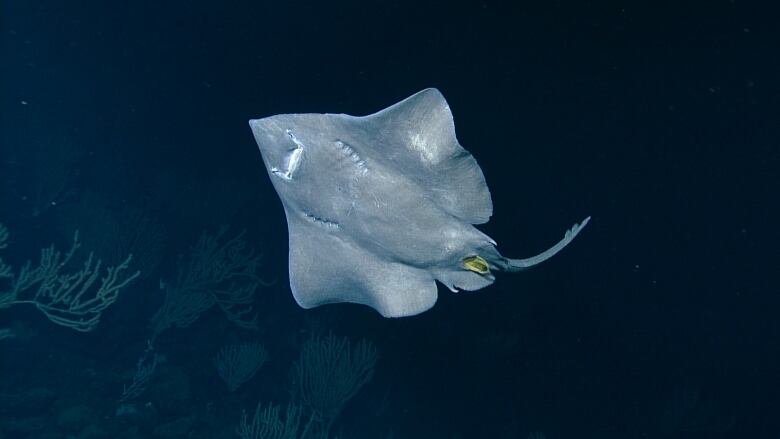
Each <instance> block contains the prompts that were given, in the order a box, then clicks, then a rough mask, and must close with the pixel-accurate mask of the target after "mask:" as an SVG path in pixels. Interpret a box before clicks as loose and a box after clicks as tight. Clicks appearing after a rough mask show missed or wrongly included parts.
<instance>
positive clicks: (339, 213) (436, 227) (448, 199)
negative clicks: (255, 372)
mask: <svg viewBox="0 0 780 439" xmlns="http://www.w3.org/2000/svg"><path fill="white" fill-rule="evenodd" d="M249 125H250V127H251V128H252V132H253V133H254V136H255V140H256V141H257V145H258V146H259V148H260V152H261V154H262V156H263V161H264V162H265V167H266V169H267V170H268V174H269V176H270V178H271V182H272V183H273V185H274V188H275V189H276V192H277V193H278V194H279V198H280V199H281V201H282V205H283V206H284V211H285V214H286V215H287V224H288V230H289V239H290V261H289V263H290V288H291V289H292V292H293V296H294V297H295V300H296V301H297V302H298V304H299V305H300V306H302V307H303V308H313V307H316V306H319V305H323V304H326V303H339V302H352V303H361V304H364V305H368V306H370V307H372V308H374V309H375V310H377V311H379V313H381V314H382V315H383V316H385V317H403V316H411V315H415V314H419V313H421V312H423V311H426V310H428V309H430V308H431V307H432V306H433V305H434V303H436V298H437V289H436V282H435V281H436V280H438V281H439V282H441V283H442V284H444V285H446V286H447V287H448V288H449V289H450V290H452V291H457V290H478V289H480V288H484V287H486V286H488V285H490V284H492V283H493V282H494V281H495V277H494V276H493V274H492V273H491V272H486V273H485V272H483V273H482V274H480V273H478V272H475V271H472V270H470V269H468V268H467V267H466V265H465V264H464V260H465V259H466V258H468V257H473V256H480V257H481V258H483V260H484V261H486V262H488V263H489V267H490V269H491V270H501V271H518V270H522V269H524V268H527V267H530V266H533V265H536V264H538V263H540V262H542V261H544V260H546V259H548V258H550V257H551V256H553V255H554V254H555V253H557V252H558V251H560V250H561V249H562V248H563V247H565V246H566V245H567V244H568V243H569V242H571V240H572V239H574V237H575V236H576V235H577V233H579V231H580V230H582V228H583V227H584V226H585V225H586V224H587V222H588V220H589V219H590V217H588V218H586V219H585V220H584V221H583V222H582V223H581V224H575V225H574V227H572V228H571V229H570V230H569V231H567V232H566V234H565V236H564V238H563V239H562V240H561V241H560V242H558V243H557V244H556V245H554V246H553V247H551V248H550V249H548V250H547V251H545V252H543V253H541V254H539V255H537V256H534V257H531V258H528V259H509V258H505V257H503V256H501V255H500V254H499V253H498V251H497V250H496V248H495V245H496V242H495V241H493V240H492V239H491V238H490V237H489V236H487V235H485V234H484V233H482V232H480V231H479V230H477V229H476V228H475V227H474V226H473V224H482V223H485V222H487V221H488V219H489V218H490V215H491V214H492V212H493V204H492V201H491V199H490V191H489V190H488V187H487V184H485V178H484V176H483V175H482V170H481V169H480V167H479V165H477V161H476V160H475V159H474V157H472V155H471V154H469V152H468V151H466V150H465V149H463V147H461V146H460V144H459V143H458V141H457V139H456V138H455V125H454V123H453V120H452V113H451V112H450V108H449V105H447V101H445V100H444V97H443V96H442V95H441V93H439V91H438V90H436V89H433V88H429V89H426V90H423V91H421V92H419V93H417V94H415V95H413V96H411V97H409V98H407V99H405V100H403V101H401V102H399V103H397V104H395V105H393V106H390V107H388V108H386V109H384V110H382V111H379V112H378V113H374V114H372V115H369V116H365V117H355V116H349V115H346V114H282V115H277V116H271V117H266V118H264V119H255V120H250V121H249Z"/></svg>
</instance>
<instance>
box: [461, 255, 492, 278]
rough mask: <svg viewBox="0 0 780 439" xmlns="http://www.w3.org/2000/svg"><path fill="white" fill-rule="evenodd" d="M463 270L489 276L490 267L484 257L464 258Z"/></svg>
mask: <svg viewBox="0 0 780 439" xmlns="http://www.w3.org/2000/svg"><path fill="white" fill-rule="evenodd" d="M463 268H465V269H466V270H469V271H473V272H474V273H477V274H489V273H490V265H488V262H487V261H486V260H485V258H483V257H482V256H478V255H474V256H469V257H467V258H463Z"/></svg>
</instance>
